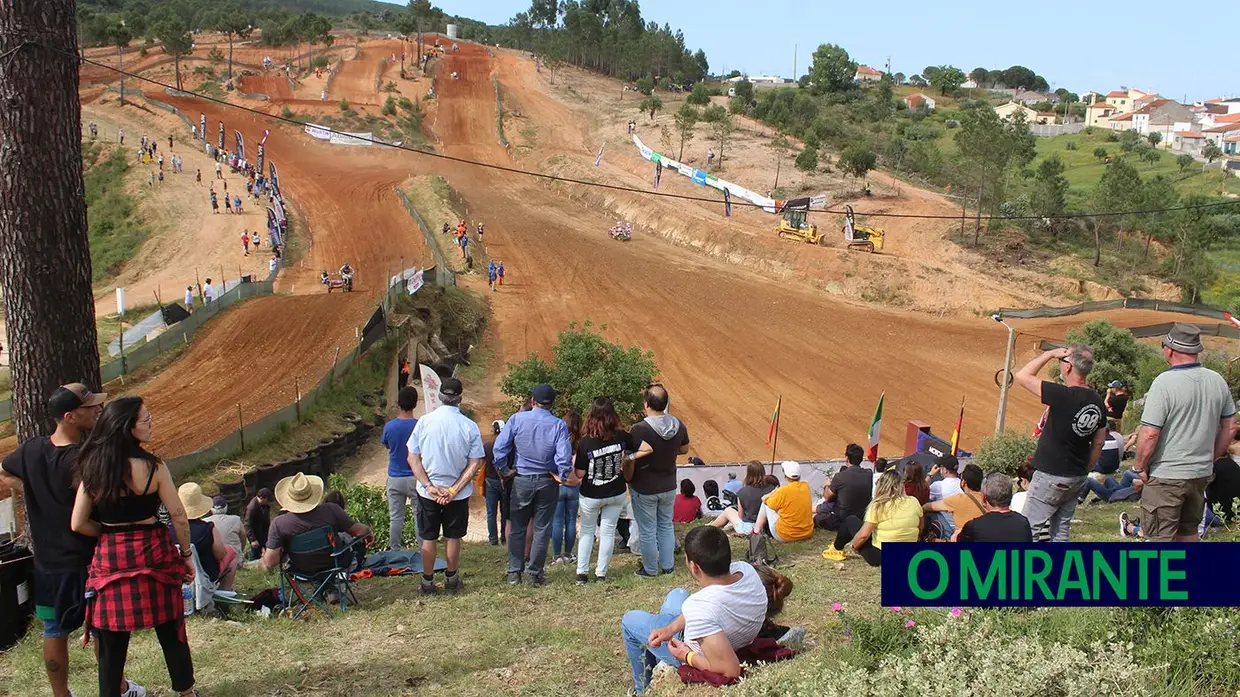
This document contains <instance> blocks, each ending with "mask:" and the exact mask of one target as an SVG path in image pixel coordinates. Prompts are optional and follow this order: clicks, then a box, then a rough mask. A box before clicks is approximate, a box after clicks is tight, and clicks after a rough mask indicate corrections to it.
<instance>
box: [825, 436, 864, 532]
mask: <svg viewBox="0 0 1240 697" xmlns="http://www.w3.org/2000/svg"><path fill="white" fill-rule="evenodd" d="M864 458H865V451H864V450H862V449H861V446H860V445H857V444H856V443H849V444H848V446H847V447H846V448H844V466H843V467H842V468H840V471H839V472H836V473H835V476H834V477H832V478H831V482H830V483H829V484H827V485H826V486H824V487H823V488H822V497H823V499H824V501H823V502H822V503H821V504H819V505H818V511H817V513H816V514H815V516H814V523H815V525H817V526H818V527H820V528H823V529H825V530H839V528H840V522H841V521H843V520H844V519H845V518H847V517H848V516H850V515H851V516H856V517H858V518H860V517H861V516H863V515H865V507H866V506H868V505H870V498H871V497H872V496H873V493H874V492H873V489H874V487H873V482H874V478H873V477H871V476H870V470H868V469H866V468H864V467H862V466H861V462H862V460H863V459H864Z"/></svg>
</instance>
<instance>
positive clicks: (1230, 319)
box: [1223, 312, 1240, 327]
mask: <svg viewBox="0 0 1240 697" xmlns="http://www.w3.org/2000/svg"><path fill="white" fill-rule="evenodd" d="M1223 317H1224V318H1225V319H1226V320H1227V321H1228V322H1231V323H1232V324H1234V325H1236V326H1237V327H1240V319H1236V318H1235V317H1232V316H1231V313H1230V312H1224V313H1223Z"/></svg>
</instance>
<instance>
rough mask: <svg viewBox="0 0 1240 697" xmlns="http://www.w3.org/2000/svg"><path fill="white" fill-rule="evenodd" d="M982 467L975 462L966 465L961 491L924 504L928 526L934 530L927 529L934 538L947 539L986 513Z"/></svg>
mask: <svg viewBox="0 0 1240 697" xmlns="http://www.w3.org/2000/svg"><path fill="white" fill-rule="evenodd" d="M982 477H983V473H982V468H981V467H978V466H977V465H974V464H968V465H965V466H964V471H963V472H961V473H960V483H961V488H960V493H959V494H952V495H951V496H948V497H947V498H945V499H943V500H941V501H931V502H930V503H927V504H925V505H924V506H922V511H923V512H924V513H925V514H926V517H927V518H928V519H929V521H930V522H929V523H927V526H934V528H935V529H934V530H932V531H929V530H928V531H927V532H928V533H930V534H931V535H932V536H933V537H934V538H937V539H942V540H946V539H948V538H951V537H952V536H953V535H955V533H956V531H958V530H960V529H961V528H963V527H964V525H965V523H968V522H969V521H970V520H973V519H974V518H977V517H979V516H981V515H982V514H984V513H986V508H985V507H984V506H983V505H982V502H981V499H980V496H981V489H982Z"/></svg>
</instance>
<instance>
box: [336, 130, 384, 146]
mask: <svg viewBox="0 0 1240 697" xmlns="http://www.w3.org/2000/svg"><path fill="white" fill-rule="evenodd" d="M374 137H375V136H374V134H373V133H339V132H337V133H333V134H332V137H331V138H330V140H329V142H330V143H331V144H332V145H370V144H371V142H370V141H371V140H372V139H373V138H374Z"/></svg>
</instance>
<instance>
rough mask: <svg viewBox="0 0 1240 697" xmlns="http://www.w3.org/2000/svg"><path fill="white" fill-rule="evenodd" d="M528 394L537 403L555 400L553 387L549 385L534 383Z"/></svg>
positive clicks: (549, 402)
mask: <svg viewBox="0 0 1240 697" xmlns="http://www.w3.org/2000/svg"><path fill="white" fill-rule="evenodd" d="M530 396H531V397H533V398H534V401H535V402H536V403H538V404H551V403H552V402H554V401H555V389H554V388H552V387H551V385H546V384H543V385H535V386H534V389H533V390H531V391H530Z"/></svg>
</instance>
